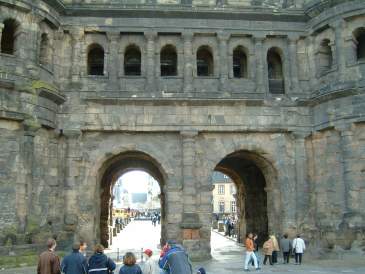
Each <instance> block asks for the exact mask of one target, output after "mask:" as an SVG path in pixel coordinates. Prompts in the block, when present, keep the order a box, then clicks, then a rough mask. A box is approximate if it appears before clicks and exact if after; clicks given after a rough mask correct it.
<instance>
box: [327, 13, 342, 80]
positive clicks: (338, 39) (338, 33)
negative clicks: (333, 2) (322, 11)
mask: <svg viewBox="0 0 365 274" xmlns="http://www.w3.org/2000/svg"><path fill="white" fill-rule="evenodd" d="M345 25H346V23H345V21H344V20H343V19H340V20H337V21H334V22H332V23H330V26H331V28H332V29H333V30H334V32H335V47H334V49H335V62H334V63H335V64H336V65H337V67H338V76H339V77H338V79H339V80H340V81H341V82H343V81H344V75H345V69H346V55H345V54H344V52H342V49H343V48H344V37H342V31H343V29H344V28H345Z"/></svg>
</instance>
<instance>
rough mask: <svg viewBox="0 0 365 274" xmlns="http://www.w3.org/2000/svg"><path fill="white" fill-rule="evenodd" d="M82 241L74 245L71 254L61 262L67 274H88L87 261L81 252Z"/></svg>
mask: <svg viewBox="0 0 365 274" xmlns="http://www.w3.org/2000/svg"><path fill="white" fill-rule="evenodd" d="M80 246H81V244H80V242H77V243H74V244H73V245H72V252H71V254H69V255H67V256H66V257H65V258H64V259H63V260H62V264H61V270H62V272H63V273H65V274H87V261H86V258H85V256H84V255H83V254H82V253H81V252H80Z"/></svg>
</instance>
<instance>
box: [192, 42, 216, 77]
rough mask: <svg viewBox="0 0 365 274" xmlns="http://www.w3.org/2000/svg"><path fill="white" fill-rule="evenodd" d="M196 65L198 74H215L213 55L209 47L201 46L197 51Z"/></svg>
mask: <svg viewBox="0 0 365 274" xmlns="http://www.w3.org/2000/svg"><path fill="white" fill-rule="evenodd" d="M196 66H197V75H198V76H213V74H214V67H213V55H212V52H211V50H210V49H209V47H207V46H201V47H200V48H199V49H198V51H197V53H196Z"/></svg>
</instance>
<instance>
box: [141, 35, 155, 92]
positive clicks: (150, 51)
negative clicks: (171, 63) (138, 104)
mask: <svg viewBox="0 0 365 274" xmlns="http://www.w3.org/2000/svg"><path fill="white" fill-rule="evenodd" d="M144 35H145V37H146V39H147V71H146V76H147V83H146V89H147V91H148V92H152V93H153V92H154V91H156V82H155V78H156V76H155V47H156V45H155V44H156V43H155V40H156V38H157V32H153V31H149V32H145V34H144Z"/></svg>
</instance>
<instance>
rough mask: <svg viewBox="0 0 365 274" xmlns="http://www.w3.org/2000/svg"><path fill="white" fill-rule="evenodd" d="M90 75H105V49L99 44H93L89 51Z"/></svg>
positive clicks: (88, 64) (88, 69) (88, 66)
mask: <svg viewBox="0 0 365 274" xmlns="http://www.w3.org/2000/svg"><path fill="white" fill-rule="evenodd" d="M87 73H88V75H104V49H103V47H102V46H100V45H99V44H95V43H94V44H91V45H90V46H89V48H88V53H87Z"/></svg>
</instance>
